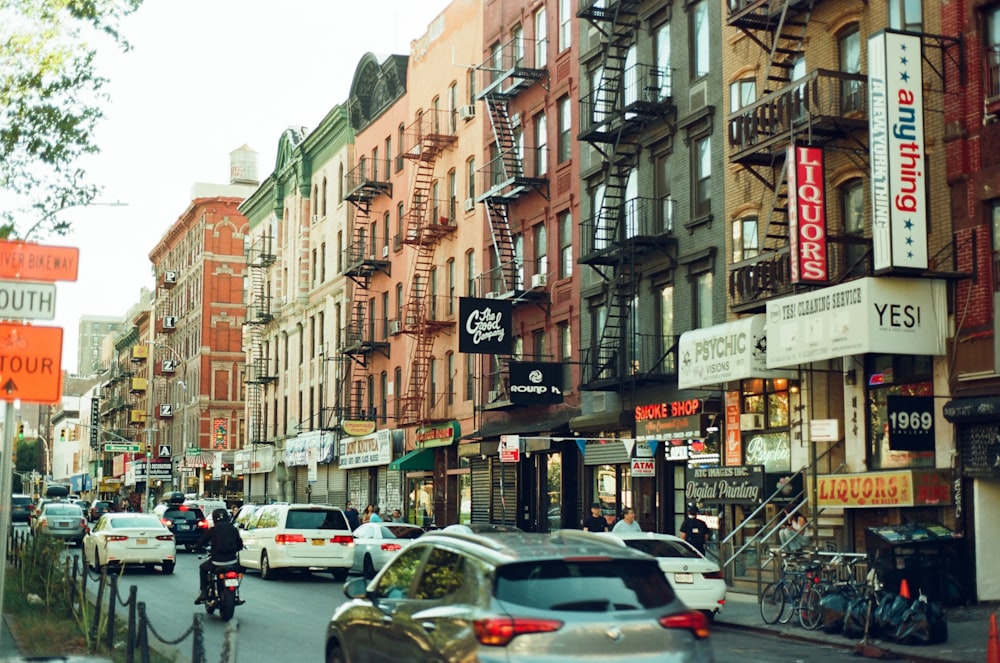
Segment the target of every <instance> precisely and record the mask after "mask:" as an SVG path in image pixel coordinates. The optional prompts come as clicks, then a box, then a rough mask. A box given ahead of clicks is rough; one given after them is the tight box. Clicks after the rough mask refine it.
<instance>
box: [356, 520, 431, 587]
mask: <svg viewBox="0 0 1000 663" xmlns="http://www.w3.org/2000/svg"><path fill="white" fill-rule="evenodd" d="M423 533H424V528H422V527H421V526H420V525H414V524H413V523H397V522H391V523H364V524H363V525H361V526H359V527H358V528H357V529H356V530H354V566H353V567H351V570H352V571H353V572H355V573H360V574H361V575H363V576H364V577H365V578H368V579H369V580H371V579H372V578H374V577H375V574H376V573H378V572H379V570H381V569H382V567H383V566H385V565H386V564H387V563H388V562H389V560H390V559H392V558H393V557H395V556H396V555H398V554H399V551H401V550H402V549H403V548H405V547H407V546H408V545H410V544H411V543H413V542H414V541H416V540H417V539H418V538H420V535H421V534H423Z"/></svg>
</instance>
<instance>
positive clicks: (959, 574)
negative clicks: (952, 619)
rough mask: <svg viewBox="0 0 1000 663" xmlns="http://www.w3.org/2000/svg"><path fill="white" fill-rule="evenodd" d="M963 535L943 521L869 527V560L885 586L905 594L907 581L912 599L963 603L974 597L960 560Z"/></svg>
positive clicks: (866, 542)
mask: <svg viewBox="0 0 1000 663" xmlns="http://www.w3.org/2000/svg"><path fill="white" fill-rule="evenodd" d="M961 543H962V537H961V536H960V535H958V534H956V533H955V532H953V531H951V530H950V529H948V528H947V527H945V526H944V525H941V524H940V523H905V524H902V525H886V526H882V527H869V528H868V529H867V531H866V532H865V546H866V548H867V552H868V562H869V564H870V566H871V568H874V569H875V570H876V572H877V573H878V576H879V578H880V579H881V580H882V583H883V585H884V587H885V589H887V590H889V591H891V592H895V593H901V592H900V589H901V588H902V585H903V581H904V580H905V581H906V584H907V588H908V589H909V593H910V596H911V598H917V597H918V596H919V595H920V592H923V593H924V595H926V596H927V599H928V600H929V601H933V602H939V603H943V604H945V605H960V604H962V603H965V602H967V601H969V600H970V598H971V597H970V596H968V595H967V594H966V590H965V589H964V588H965V586H966V581H965V580H964V572H963V565H962V564H961V562H960V559H961V557H960V554H961V548H960V546H961Z"/></svg>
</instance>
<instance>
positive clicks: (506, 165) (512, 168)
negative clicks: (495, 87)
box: [485, 93, 523, 181]
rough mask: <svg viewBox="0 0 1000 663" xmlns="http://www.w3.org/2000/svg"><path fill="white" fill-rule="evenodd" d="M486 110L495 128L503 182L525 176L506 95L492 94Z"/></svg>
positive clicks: (486, 98)
mask: <svg viewBox="0 0 1000 663" xmlns="http://www.w3.org/2000/svg"><path fill="white" fill-rule="evenodd" d="M485 101H486V108H487V110H488V111H489V114H490V125H491V126H492V128H493V140H494V141H495V142H496V146H497V153H498V154H499V155H500V163H499V164H498V165H499V166H500V168H501V170H502V174H501V175H499V176H498V179H500V180H501V181H506V180H509V179H511V178H515V177H520V176H521V175H523V172H522V171H523V165H522V163H521V157H520V155H519V154H518V153H517V149H516V148H517V146H516V145H515V142H514V125H513V123H512V122H511V118H510V100H509V98H508V97H507V96H506V95H503V94H499V93H491V94H488V95H486V97H485Z"/></svg>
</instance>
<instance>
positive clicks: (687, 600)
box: [599, 532, 726, 619]
mask: <svg viewBox="0 0 1000 663" xmlns="http://www.w3.org/2000/svg"><path fill="white" fill-rule="evenodd" d="M599 536H606V537H610V538H613V539H618V540H619V541H621V542H622V543H623V544H624V545H626V546H628V547H629V548H633V549H635V550H639V551H641V552H644V553H646V554H647V555H652V556H653V557H655V558H656V560H657V561H658V562H659V564H660V569H661V570H662V571H663V574H664V575H665V576H666V577H667V580H669V581H670V584H671V585H672V586H673V588H674V591H675V592H676V593H677V596H679V597H680V599H681V600H682V601H684V605H686V606H687V607H689V608H691V609H692V610H702V611H703V612H705V614H706V615H707V616H708V617H709V619H712V618H714V617H715V615H717V614H718V613H720V612H722V609H723V608H724V607H725V605H726V580H725V578H724V576H723V574H722V569H721V568H719V565H718V564H716V563H715V562H713V561H712V560H710V559H708V558H706V557H705V556H704V555H702V554H701V553H700V552H698V551H697V550H695V548H694V546H692V545H691V544H690V543H688V542H687V541H685V540H684V539H682V538H680V537H677V536H673V535H671V534H657V533H656V532H616V533H613V534H604V533H601V534H599Z"/></svg>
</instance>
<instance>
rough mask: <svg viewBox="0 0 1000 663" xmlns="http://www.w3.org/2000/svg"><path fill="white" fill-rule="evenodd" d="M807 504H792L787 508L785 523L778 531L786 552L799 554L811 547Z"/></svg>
mask: <svg viewBox="0 0 1000 663" xmlns="http://www.w3.org/2000/svg"><path fill="white" fill-rule="evenodd" d="M804 511H805V503H804V502H803V503H802V506H801V507H799V502H791V503H789V504H788V505H787V506H785V511H784V514H785V521H784V522H783V523H782V524H781V529H779V530H778V538H779V539H780V540H781V548H782V550H784V551H785V552H798V551H800V550H802V548H804V547H805V546H808V545H809V541H810V536H809V520H808V519H807V518H806V516H805V513H804Z"/></svg>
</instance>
